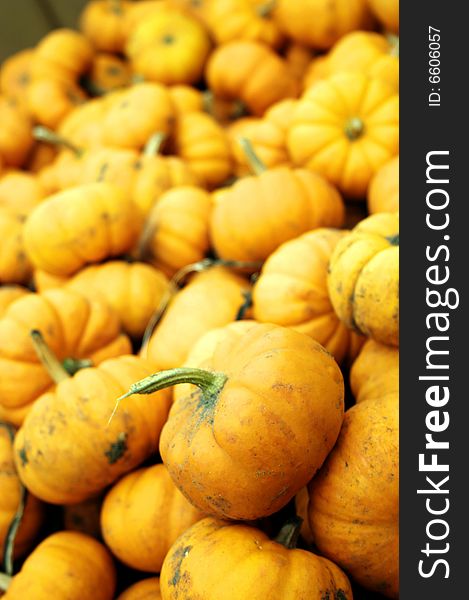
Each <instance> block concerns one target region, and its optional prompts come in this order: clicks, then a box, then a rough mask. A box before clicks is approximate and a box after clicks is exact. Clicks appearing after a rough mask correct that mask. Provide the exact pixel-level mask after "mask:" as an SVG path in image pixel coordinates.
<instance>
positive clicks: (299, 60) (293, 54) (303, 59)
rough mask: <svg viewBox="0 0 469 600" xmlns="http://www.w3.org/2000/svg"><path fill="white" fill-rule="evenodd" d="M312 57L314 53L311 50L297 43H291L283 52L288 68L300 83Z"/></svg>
mask: <svg viewBox="0 0 469 600" xmlns="http://www.w3.org/2000/svg"><path fill="white" fill-rule="evenodd" d="M313 57H314V52H313V51H312V50H311V48H308V47H307V46H303V44H298V43H297V42H291V43H290V44H289V45H288V47H287V49H286V50H285V60H286V61H287V64H288V67H289V69H290V71H291V72H292V73H293V75H294V76H295V77H296V78H297V80H298V81H299V82H300V83H301V82H302V81H303V78H304V76H305V74H306V72H307V70H308V67H309V65H310V64H311V61H312V60H313Z"/></svg>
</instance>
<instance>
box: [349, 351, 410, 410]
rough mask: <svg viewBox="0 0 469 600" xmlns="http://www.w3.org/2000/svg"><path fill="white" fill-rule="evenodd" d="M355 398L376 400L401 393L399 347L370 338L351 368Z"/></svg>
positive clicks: (360, 400)
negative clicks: (386, 344)
mask: <svg viewBox="0 0 469 600" xmlns="http://www.w3.org/2000/svg"><path fill="white" fill-rule="evenodd" d="M350 387H351V389H352V394H353V395H354V397H355V400H356V401H357V403H358V402H364V401H365V400H370V399H371V400H376V399H378V400H379V399H381V398H384V397H385V396H387V395H388V394H393V395H394V397H396V396H398V395H399V349H398V348H393V347H392V346H385V345H384V344H380V343H378V342H375V341H374V340H368V341H367V342H366V343H365V344H364V346H363V348H362V349H361V352H360V354H359V355H358V357H357V358H356V359H355V362H354V363H353V365H352V368H351V370H350Z"/></svg>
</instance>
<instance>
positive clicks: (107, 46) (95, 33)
mask: <svg viewBox="0 0 469 600" xmlns="http://www.w3.org/2000/svg"><path fill="white" fill-rule="evenodd" d="M131 6H132V4H131V2H126V1H125V0H93V1H92V2H88V3H87V4H86V5H85V8H84V9H83V11H82V13H81V15H80V29H81V31H82V32H83V34H84V35H85V36H86V37H87V38H88V40H89V41H90V42H91V44H92V45H93V47H94V48H96V50H99V51H101V52H116V53H118V52H122V51H123V50H124V46H125V42H126V39H127V35H126V33H127V32H126V20H127V15H128V13H129V11H130V7H131Z"/></svg>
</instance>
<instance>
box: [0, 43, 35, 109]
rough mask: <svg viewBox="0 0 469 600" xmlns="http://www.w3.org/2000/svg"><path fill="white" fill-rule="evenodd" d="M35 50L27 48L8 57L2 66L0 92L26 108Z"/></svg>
mask: <svg viewBox="0 0 469 600" xmlns="http://www.w3.org/2000/svg"><path fill="white" fill-rule="evenodd" d="M33 53H34V50H32V49H31V48H26V49H25V50H20V51H19V52H16V53H15V54H12V55H11V56H9V57H8V58H6V59H5V60H4V61H3V63H2V65H1V66H0V93H1V94H3V95H4V96H6V97H7V98H12V99H13V100H14V101H15V102H16V103H17V104H18V105H19V106H21V107H22V108H24V109H25V108H26V102H25V94H26V90H27V88H28V85H29V82H30V73H29V71H30V65H31V58H32V56H33Z"/></svg>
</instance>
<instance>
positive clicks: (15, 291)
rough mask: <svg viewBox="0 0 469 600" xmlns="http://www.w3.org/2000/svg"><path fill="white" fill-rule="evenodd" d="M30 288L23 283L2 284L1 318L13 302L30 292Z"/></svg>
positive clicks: (0, 297) (0, 295)
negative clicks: (22, 284)
mask: <svg viewBox="0 0 469 600" xmlns="http://www.w3.org/2000/svg"><path fill="white" fill-rule="evenodd" d="M29 293H30V290H28V288H25V287H22V286H21V285H2V286H0V318H1V317H3V315H4V314H5V312H6V310H7V308H8V307H9V306H10V304H11V303H12V302H14V301H15V300H18V298H22V297H23V296H26V294H29Z"/></svg>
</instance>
